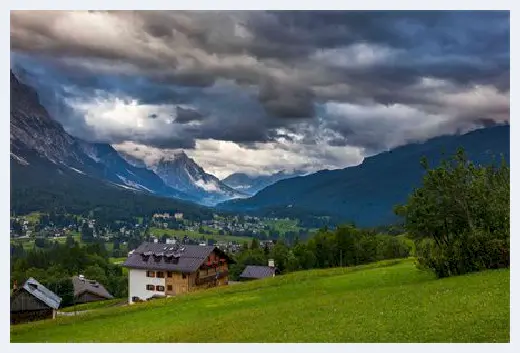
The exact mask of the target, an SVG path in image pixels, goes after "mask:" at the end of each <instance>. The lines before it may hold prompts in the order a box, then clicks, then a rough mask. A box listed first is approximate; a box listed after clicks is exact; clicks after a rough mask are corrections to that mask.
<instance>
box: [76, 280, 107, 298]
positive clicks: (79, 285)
mask: <svg viewBox="0 0 520 353" xmlns="http://www.w3.org/2000/svg"><path fill="white" fill-rule="evenodd" d="M72 285H73V286H74V296H75V297H77V296H80V295H81V294H83V293H85V292H90V293H93V294H95V295H97V296H99V297H102V298H107V299H112V298H113V296H112V295H111V294H110V293H109V292H108V291H107V290H106V289H105V287H103V285H102V284H101V283H99V282H98V281H95V280H91V279H87V278H80V277H78V276H74V277H72Z"/></svg>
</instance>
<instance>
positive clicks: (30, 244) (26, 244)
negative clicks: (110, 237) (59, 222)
mask: <svg viewBox="0 0 520 353" xmlns="http://www.w3.org/2000/svg"><path fill="white" fill-rule="evenodd" d="M71 233H72V232H71ZM72 237H73V238H74V240H75V241H77V242H79V243H80V244H81V237H80V235H79V234H78V233H77V232H76V233H75V234H74V235H73V236H72ZM48 239H49V241H57V242H58V243H60V244H65V241H66V240H67V237H66V236H63V237H58V238H48ZM18 242H21V243H22V246H23V248H24V249H25V250H31V249H33V248H34V238H21V239H11V244H16V243H18ZM107 248H108V244H107Z"/></svg>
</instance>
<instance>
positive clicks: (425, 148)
mask: <svg viewBox="0 0 520 353" xmlns="http://www.w3.org/2000/svg"><path fill="white" fill-rule="evenodd" d="M459 147H463V148H464V149H465V150H466V152H467V154H468V156H469V158H470V159H471V160H473V161H475V162H477V163H484V164H485V163H489V162H490V159H491V154H495V155H500V154H504V155H505V157H506V158H507V160H509V125H506V126H495V127H491V128H486V129H480V130H475V131H472V132H470V133H467V134H465V135H455V136H442V137H437V138H434V139H431V140H429V141H426V142H425V143H423V144H411V145H406V146H403V147H399V148H396V149H394V150H391V151H388V152H384V153H381V154H378V155H375V156H372V157H369V158H366V159H365V160H364V162H363V163H362V164H361V165H358V166H355V167H349V168H345V169H338V170H323V171H319V172H317V173H315V174H311V175H308V176H303V177H296V178H291V179H285V180H282V181H279V182H277V183H275V184H274V185H271V186H268V187H267V188H265V189H263V190H261V191H260V192H259V193H258V194H256V195H255V196H253V197H251V198H248V199H242V200H231V201H227V202H224V203H222V204H220V205H219V207H220V208H222V209H225V210H232V211H247V212H258V213H265V210H266V209H277V214H278V215H280V216H283V208H287V209H290V208H295V209H298V210H299V211H298V212H301V213H313V214H317V215H331V216H334V217H337V218H338V219H340V220H342V221H344V222H346V221H353V222H355V224H357V225H358V226H378V225H383V224H389V223H392V222H395V221H396V220H397V218H396V216H395V215H394V213H393V207H394V206H395V205H396V204H399V203H402V202H405V201H406V198H407V197H408V195H409V194H410V193H411V191H412V190H413V188H414V187H416V186H419V185H420V183H421V180H422V176H423V175H424V172H423V169H422V167H421V166H420V163H419V162H420V159H421V158H422V157H423V156H425V157H427V158H428V161H429V162H430V164H431V165H433V166H434V165H436V164H438V162H439V160H440V157H441V154H442V152H443V151H444V152H445V153H446V154H448V155H451V154H453V153H454V152H455V151H456V150H457V149H458V148H459Z"/></svg>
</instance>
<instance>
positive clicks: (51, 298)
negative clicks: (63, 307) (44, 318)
mask: <svg viewBox="0 0 520 353" xmlns="http://www.w3.org/2000/svg"><path fill="white" fill-rule="evenodd" d="M22 288H23V289H25V290H26V291H27V292H29V293H30V294H31V295H33V296H34V297H36V298H38V299H39V300H41V301H42V302H44V303H45V304H46V305H47V306H49V307H51V308H53V309H58V308H59V307H60V302H61V298H60V297H58V296H57V295H56V294H55V293H54V292H53V291H51V290H50V289H48V288H47V287H45V286H43V285H42V284H40V282H38V281H37V280H35V279H34V278H32V277H30V278H29V279H28V280H27V281H25V283H24V285H23V287H22Z"/></svg>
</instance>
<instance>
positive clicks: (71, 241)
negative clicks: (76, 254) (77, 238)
mask: <svg viewBox="0 0 520 353" xmlns="http://www.w3.org/2000/svg"><path fill="white" fill-rule="evenodd" d="M65 245H66V246H67V247H69V248H71V247H73V246H74V238H73V237H72V235H67V238H66V239H65Z"/></svg>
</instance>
